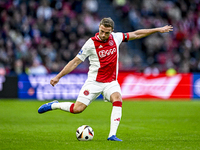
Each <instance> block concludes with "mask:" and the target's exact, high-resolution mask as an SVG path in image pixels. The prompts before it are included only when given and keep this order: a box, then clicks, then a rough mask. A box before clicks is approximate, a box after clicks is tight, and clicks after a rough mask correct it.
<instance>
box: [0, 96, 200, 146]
mask: <svg viewBox="0 0 200 150" xmlns="http://www.w3.org/2000/svg"><path fill="white" fill-rule="evenodd" d="M44 103H45V102H40V101H30V100H29V101H20V100H8V99H1V100H0V150H65V149H69V150H79V149H80V150H198V149H200V101H124V102H123V114H122V120H121V123H120V126H119V128H118V132H117V137H119V138H120V139H122V140H123V142H113V141H107V140H106V139H107V136H108V133H109V126H110V114H111V109H112V107H111V106H112V105H111V103H105V102H103V101H94V102H93V103H92V104H91V105H90V106H89V107H88V108H87V109H86V110H85V111H84V112H82V113H81V114H70V113H67V112H64V111H61V110H55V111H50V112H47V113H44V114H38V113H37V109H38V107H39V106H40V105H41V104H44ZM84 124H86V125H89V126H91V127H92V128H93V130H94V133H95V135H94V139H93V140H92V141H78V140H77V139H76V136H75V135H76V134H75V133H76V129H77V128H78V127H79V126H81V125H84Z"/></svg>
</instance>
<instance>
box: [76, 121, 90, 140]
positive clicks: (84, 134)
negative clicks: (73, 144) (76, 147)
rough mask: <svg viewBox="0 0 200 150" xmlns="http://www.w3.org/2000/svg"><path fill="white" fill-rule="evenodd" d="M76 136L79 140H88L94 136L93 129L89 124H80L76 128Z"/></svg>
mask: <svg viewBox="0 0 200 150" xmlns="http://www.w3.org/2000/svg"><path fill="white" fill-rule="evenodd" d="M76 137H77V139H78V140H79V141H90V140H92V139H93V137H94V131H93V129H92V128H91V127H90V126H88V125H82V126H80V127H79V128H78V129H77V130H76Z"/></svg>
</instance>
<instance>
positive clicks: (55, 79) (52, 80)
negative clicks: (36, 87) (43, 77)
mask: <svg viewBox="0 0 200 150" xmlns="http://www.w3.org/2000/svg"><path fill="white" fill-rule="evenodd" d="M58 82H59V78H57V77H54V78H52V79H51V81H50V84H51V85H52V86H54V85H56V84H57V83H58Z"/></svg>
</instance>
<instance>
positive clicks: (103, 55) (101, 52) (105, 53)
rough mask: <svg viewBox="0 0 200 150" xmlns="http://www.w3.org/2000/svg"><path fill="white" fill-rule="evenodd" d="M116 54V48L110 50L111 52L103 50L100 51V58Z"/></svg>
mask: <svg viewBox="0 0 200 150" xmlns="http://www.w3.org/2000/svg"><path fill="white" fill-rule="evenodd" d="M115 52H116V48H111V49H109V50H101V51H99V56H100V57H101V58H103V57H106V56H109V55H112V54H114V53H115Z"/></svg>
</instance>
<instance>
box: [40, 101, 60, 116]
mask: <svg viewBox="0 0 200 150" xmlns="http://www.w3.org/2000/svg"><path fill="white" fill-rule="evenodd" d="M53 103H58V101H57V100H55V101H52V102H49V103H46V104H43V105H42V106H40V107H39V108H38V113H40V114H42V113H45V112H47V111H50V110H52V108H51V105H52V104H53Z"/></svg>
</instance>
